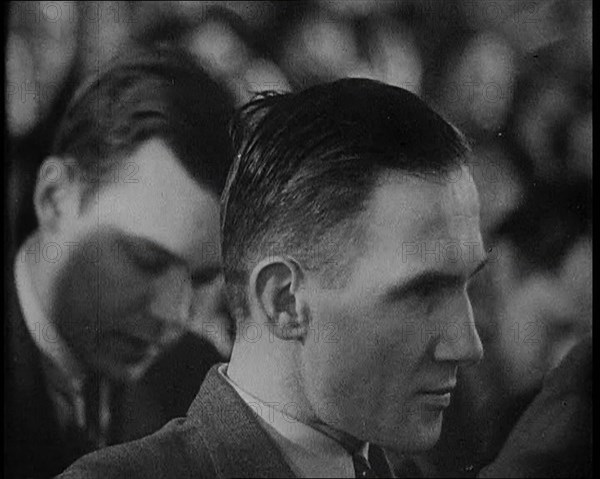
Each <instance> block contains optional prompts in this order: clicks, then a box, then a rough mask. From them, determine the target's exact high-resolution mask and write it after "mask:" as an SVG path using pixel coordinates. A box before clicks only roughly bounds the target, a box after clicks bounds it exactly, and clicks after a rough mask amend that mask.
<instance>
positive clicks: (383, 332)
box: [304, 302, 419, 434]
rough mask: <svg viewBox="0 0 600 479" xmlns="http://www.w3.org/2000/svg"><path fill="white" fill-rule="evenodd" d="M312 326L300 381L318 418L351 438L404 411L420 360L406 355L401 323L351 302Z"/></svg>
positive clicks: (391, 314)
mask: <svg viewBox="0 0 600 479" xmlns="http://www.w3.org/2000/svg"><path fill="white" fill-rule="evenodd" d="M314 323H315V324H316V326H315V328H314V330H313V331H311V335H310V336H309V338H308V340H307V342H306V343H305V346H306V348H305V349H306V354H305V361H304V373H305V374H304V375H305V384H306V386H307V389H308V391H307V393H308V394H309V399H310V400H311V404H313V407H315V406H314V405H315V404H316V405H318V407H319V408H320V410H319V411H317V413H318V414H319V413H320V418H321V419H322V420H324V421H325V422H327V423H329V424H338V425H339V426H340V427H341V428H342V429H344V430H346V431H351V432H353V433H355V434H357V433H359V432H360V433H363V428H364V427H365V424H367V423H369V422H374V423H379V422H381V423H382V424H383V423H384V422H385V421H387V420H390V419H391V418H392V417H393V416H394V414H395V412H394V411H398V410H400V409H401V408H402V404H403V402H404V401H405V398H406V397H407V394H408V391H409V389H410V387H411V384H412V383H411V377H412V373H413V371H414V370H415V369H416V367H417V363H418V359H419V356H418V355H415V354H413V353H411V352H408V350H409V349H410V348H409V346H410V344H409V343H408V342H407V341H406V338H405V337H404V333H403V328H402V326H403V323H402V321H401V320H400V319H399V318H398V317H396V314H395V313H394V312H393V311H383V310H381V308H379V309H377V308H375V307H373V306H372V305H368V304H365V303H363V305H362V306H361V305H360V304H358V303H354V302H353V303H352V304H348V305H347V306H334V307H332V306H331V305H330V306H329V307H327V308H322V309H320V310H319V321H314ZM317 330H318V333H319V334H317ZM324 333H326V334H324ZM396 419H397V418H396ZM394 422H395V423H398V421H397V420H396V421H394Z"/></svg>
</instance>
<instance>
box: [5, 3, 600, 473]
mask: <svg viewBox="0 0 600 479" xmlns="http://www.w3.org/2000/svg"><path fill="white" fill-rule="evenodd" d="M5 8H8V12H7V13H8V15H7V20H6V21H7V23H8V29H7V32H6V34H5V35H6V36H5V41H6V50H5V51H6V83H5V98H6V115H7V122H6V129H7V130H8V131H7V133H8V135H7V141H8V152H9V156H8V157H7V158H6V159H5V161H6V162H9V165H8V166H9V176H8V191H7V192H6V193H5V194H7V195H8V199H9V201H8V202H7V203H6V205H7V212H6V213H7V214H8V220H9V222H10V223H9V224H10V226H11V227H12V228H11V237H10V241H11V242H12V244H13V245H15V244H19V243H20V242H21V241H22V240H23V239H24V238H25V236H26V235H27V234H28V233H30V232H31V231H32V230H33V228H34V226H35V223H34V215H33V209H32V204H31V196H32V189H33V185H34V183H35V174H36V170H37V168H38V166H39V164H40V163H41V161H42V160H43V159H44V157H45V155H46V154H47V152H48V150H49V147H50V142H51V139H52V135H53V128H54V126H55V125H56V123H57V121H58V119H59V117H60V115H61V113H62V111H63V109H64V106H65V104H66V102H67V101H68V99H69V95H70V94H71V93H72V92H73V90H74V89H75V87H76V85H77V84H78V83H79V82H80V81H81V79H82V78H84V77H85V75H86V74H88V73H90V72H94V71H97V70H99V69H102V66H103V65H104V64H105V63H106V62H107V61H108V60H109V59H110V58H112V57H113V56H114V55H115V54H117V53H118V52H119V51H122V50H126V49H127V48H128V47H129V46H130V45H132V44H135V43H142V44H145V45H159V44H161V45H162V44H177V45H180V46H182V47H184V48H186V49H188V50H189V51H190V52H192V53H193V54H194V55H195V57H196V58H197V60H198V62H199V63H200V64H201V65H203V66H204V67H205V68H206V69H207V70H208V72H210V73H211V74H212V75H213V76H214V77H215V78H217V79H219V80H220V81H222V82H223V83H224V84H226V85H227V86H228V87H229V88H230V90H231V92H232V93H233V94H234V95H235V98H236V99H237V101H238V103H239V104H240V105H241V104H243V103H244V102H245V101H247V100H249V99H250V98H251V97H252V95H253V94H254V93H255V92H257V91H262V90H276V91H293V90H297V89H302V88H304V87H307V86H310V85H313V84H316V83H319V82H323V81H328V80H333V79H336V78H341V77H348V76H352V77H368V78H374V79H378V80H381V81H383V82H386V83H389V84H393V85H397V86H400V87H403V88H406V89H408V90H411V91H413V92H414V93H416V94H418V95H419V96H421V97H422V98H424V99H425V100H426V101H428V102H429V103H430V104H431V105H432V106H434V107H435V108H436V109H437V110H438V111H439V112H441V113H442V114H444V115H445V116H446V117H447V118H449V119H450V120H452V121H453V122H454V123H455V124H456V125H457V126H458V127H459V128H460V129H461V130H462V131H464V132H465V134H466V135H467V137H468V138H469V140H470V142H471V144H472V146H473V152H474V155H473V160H472V168H473V170H472V171H473V174H474V176H475V180H476V181H477V182H478V184H479V189H480V196H481V202H482V228H483V233H484V236H485V238H484V239H485V241H486V243H487V246H488V249H489V251H488V253H489V255H490V258H491V261H490V267H489V268H487V269H486V270H485V273H484V274H482V275H481V277H479V278H478V279H477V280H476V281H475V282H474V283H473V284H472V286H471V288H472V295H471V297H472V302H473V307H474V311H475V318H476V322H477V325H478V329H479V331H480V334H481V337H482V341H483V343H484V347H485V354H486V357H485V359H484V360H483V361H482V362H481V363H480V364H479V365H478V366H475V367H472V368H469V369H466V370H464V371H462V372H461V374H462V375H463V376H464V378H465V380H464V381H462V382H460V381H459V384H462V389H461V391H459V394H460V399H461V400H457V401H454V402H453V405H452V406H451V408H450V410H449V411H448V414H447V419H446V422H445V426H444V432H443V434H442V438H441V440H440V443H439V444H438V446H437V447H436V448H435V449H434V450H433V451H432V452H431V453H429V454H427V455H426V457H424V458H423V461H424V467H426V468H428V470H429V471H430V473H431V474H432V475H435V474H438V475H444V474H450V475H452V474H457V473H460V474H463V475H465V474H466V475H468V474H469V472H470V471H476V470H477V468H478V465H480V464H484V463H486V461H489V460H490V459H491V457H493V455H494V454H495V453H496V452H497V450H498V447H499V444H501V442H502V441H503V439H504V438H505V437H506V434H507V432H508V429H507V428H508V427H510V425H511V424H512V423H511V421H512V419H510V418H515V417H516V416H518V414H519V411H520V407H521V404H526V403H527V401H528V398H529V397H530V396H531V394H533V393H534V392H535V391H536V390H537V388H538V387H539V385H540V383H541V380H542V377H543V375H544V374H545V372H547V371H548V370H549V369H550V368H552V367H553V366H554V365H556V364H557V362H558V361H559V360H560V359H561V358H562V357H563V355H564V354H565V352H566V351H567V350H568V349H569V347H570V346H571V345H572V344H574V342H575V341H577V339H578V338H580V337H581V336H582V335H584V334H586V333H588V332H590V331H591V326H592V309H591V306H592V299H591V297H592V293H591V288H592V277H591V272H592V266H591V264H592V247H591V194H592V192H591V180H592V109H591V108H592V103H591V98H592V92H591V88H592V1H591V0H534V1H526V0H507V1H499V0H494V1H490V0H480V1H476V0H456V1H439V0H424V1H419V0H398V1H358V0H355V1H335V0H329V1H327V0H322V1H310V2H210V1H204V2H182V1H180V2H11V4H10V5H9V6H8V7H5ZM506 418H509V419H506ZM398 460H402V458H398Z"/></svg>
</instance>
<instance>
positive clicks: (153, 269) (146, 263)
mask: <svg viewBox="0 0 600 479" xmlns="http://www.w3.org/2000/svg"><path fill="white" fill-rule="evenodd" d="M133 258H134V262H135V264H136V265H137V266H138V267H139V268H140V269H142V270H144V271H146V272H148V273H160V272H162V271H164V270H165V269H166V268H167V266H168V265H169V262H168V260H166V259H165V258H161V257H157V256H155V255H153V254H144V253H140V252H138V253H136V254H135V255H134V256H133Z"/></svg>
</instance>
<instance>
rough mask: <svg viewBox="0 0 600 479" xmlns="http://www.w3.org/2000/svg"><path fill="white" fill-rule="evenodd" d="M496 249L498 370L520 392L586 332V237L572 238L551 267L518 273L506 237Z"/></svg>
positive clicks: (588, 265) (588, 259)
mask: <svg viewBox="0 0 600 479" xmlns="http://www.w3.org/2000/svg"><path fill="white" fill-rule="evenodd" d="M498 251H499V253H500V256H499V260H500V261H498V262H497V263H496V264H495V265H494V270H495V272H496V281H495V285H496V288H497V295H498V306H497V308H498V311H497V313H496V314H497V316H498V318H497V321H498V328H499V331H498V335H497V340H498V343H499V344H498V345H499V353H500V354H501V356H502V358H501V361H502V364H503V367H502V375H503V376H504V380H505V381H506V384H508V385H510V389H511V392H512V393H513V394H526V393H529V392H531V391H533V390H535V389H536V388H538V387H539V386H540V385H541V382H542V380H543V377H544V375H545V374H546V373H547V372H548V371H549V370H550V369H552V368H554V367H556V366H557V365H558V364H559V363H560V361H561V360H562V359H563V358H564V356H565V355H566V354H567V352H568V351H569V350H570V348H571V347H573V346H574V345H575V343H577V342H578V341H579V340H580V339H581V338H582V337H583V336H585V335H586V334H588V333H590V332H591V329H592V246H591V239H589V238H585V237H582V238H581V239H580V240H578V241H577V242H575V243H573V245H572V246H571V247H570V248H569V250H568V252H567V253H566V255H565V258H564V259H563V260H562V262H561V264H560V265H559V266H558V268H557V270H556V271H549V270H548V271H545V270H536V271H534V272H529V273H527V274H523V272H522V271H521V270H520V266H519V264H520V263H519V261H518V260H517V257H518V255H519V252H518V250H517V249H516V248H515V247H514V245H513V244H512V243H511V242H509V241H502V242H501V243H500V244H499V245H498Z"/></svg>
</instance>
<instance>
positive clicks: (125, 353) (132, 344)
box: [107, 331, 157, 364]
mask: <svg viewBox="0 0 600 479" xmlns="http://www.w3.org/2000/svg"><path fill="white" fill-rule="evenodd" d="M107 348H109V349H110V351H111V353H112V354H114V355H116V356H117V357H118V358H119V359H121V360H122V361H124V362H126V363H130V364H133V363H138V362H140V361H142V360H144V359H145V358H147V357H149V356H150V355H151V354H152V352H153V350H155V349H157V346H156V342H155V341H150V340H148V339H145V338H141V337H138V336H133V335H131V334H128V333H123V332H121V331H118V332H113V333H111V335H110V338H109V341H107Z"/></svg>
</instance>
